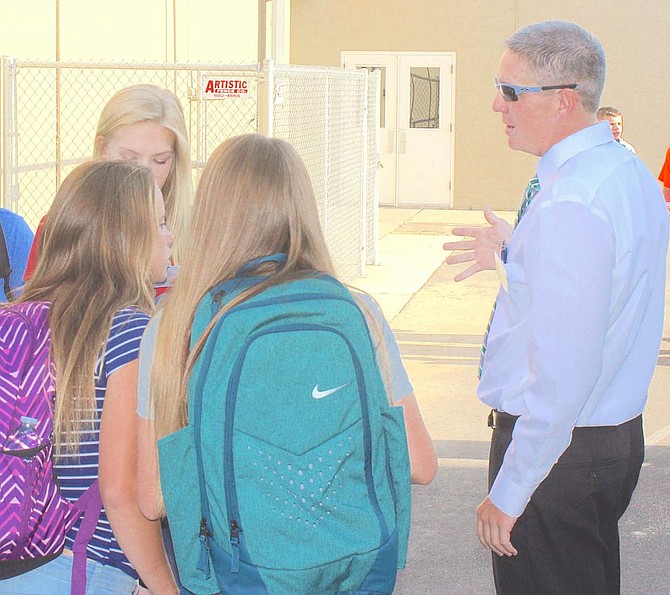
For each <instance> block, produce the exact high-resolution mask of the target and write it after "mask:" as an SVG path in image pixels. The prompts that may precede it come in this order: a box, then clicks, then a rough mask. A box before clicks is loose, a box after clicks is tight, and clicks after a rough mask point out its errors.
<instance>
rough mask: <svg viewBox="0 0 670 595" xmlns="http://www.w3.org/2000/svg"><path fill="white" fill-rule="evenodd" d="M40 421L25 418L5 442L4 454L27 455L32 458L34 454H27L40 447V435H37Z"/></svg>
mask: <svg viewBox="0 0 670 595" xmlns="http://www.w3.org/2000/svg"><path fill="white" fill-rule="evenodd" d="M38 421H39V420H37V419H35V418H34V417H27V416H23V417H22V418H21V425H20V426H19V427H18V428H14V430H12V431H11V432H10V433H9V435H8V436H7V440H6V441H5V445H4V447H3V449H2V450H3V452H5V453H7V454H16V455H20V454H26V455H27V456H32V454H34V453H30V452H25V451H31V450H32V449H37V448H39V446H40V435H39V434H38V433H37V423H38Z"/></svg>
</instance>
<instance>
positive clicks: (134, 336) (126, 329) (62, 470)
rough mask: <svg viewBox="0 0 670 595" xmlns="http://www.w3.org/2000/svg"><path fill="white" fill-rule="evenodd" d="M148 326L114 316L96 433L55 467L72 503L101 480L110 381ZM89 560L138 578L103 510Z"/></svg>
mask: <svg viewBox="0 0 670 595" xmlns="http://www.w3.org/2000/svg"><path fill="white" fill-rule="evenodd" d="M148 322H149V316H148V315H147V314H145V313H144V312H140V311H138V310H136V309H134V308H124V309H122V310H119V311H118V312H116V314H114V317H113V319H112V326H111V329H110V331H109V339H108V341H107V345H106V346H105V349H104V353H103V352H102V350H101V353H100V356H99V358H98V364H97V366H96V378H95V387H96V388H95V399H96V419H95V420H94V421H93V431H92V432H90V433H88V434H87V435H85V436H82V440H81V442H80V446H79V458H69V459H68V458H61V459H59V460H58V461H57V462H56V464H55V471H56V476H57V477H58V481H59V483H60V491H61V494H62V495H63V496H64V497H65V498H67V499H68V500H70V501H75V500H77V499H78V498H79V497H80V496H81V495H82V494H83V493H84V492H85V491H86V490H87V489H88V488H89V487H90V485H91V484H92V483H93V481H94V480H95V479H97V477H98V455H99V449H100V419H101V416H102V406H103V403H104V400H105V392H106V389H107V380H108V379H109V377H110V376H111V375H112V374H113V373H114V372H115V371H116V370H118V369H119V368H121V367H123V366H125V365H126V364H128V363H130V362H132V361H134V360H136V359H137V358H138V355H139V347H140V339H141V338H142V333H143V332H144V329H145V328H146V326H147V324H148ZM122 439H123V437H121V436H119V440H122ZM78 529H79V522H78V523H77V524H76V525H75V526H74V527H73V528H72V529H71V530H70V532H69V533H68V535H67V538H66V542H65V546H66V547H68V548H70V549H71V548H72V544H73V543H74V538H75V536H76V535H77V531H78ZM87 557H88V558H90V559H91V560H96V561H97V562H101V563H102V564H106V565H110V566H113V567H115V568H119V569H121V570H123V572H125V573H127V574H129V575H130V576H132V577H134V578H137V574H136V573H135V571H134V570H133V568H132V566H131V565H130V562H128V559H127V558H126V557H125V556H124V554H123V552H122V551H121V548H120V547H119V544H118V542H117V541H116V539H115V538H114V534H113V532H112V528H111V526H110V524H109V520H108V519H107V515H106V514H105V509H104V508H103V509H102V513H101V515H100V520H99V521H98V525H97V527H96V530H95V533H94V534H93V538H92V539H91V541H90V543H89V545H88V549H87Z"/></svg>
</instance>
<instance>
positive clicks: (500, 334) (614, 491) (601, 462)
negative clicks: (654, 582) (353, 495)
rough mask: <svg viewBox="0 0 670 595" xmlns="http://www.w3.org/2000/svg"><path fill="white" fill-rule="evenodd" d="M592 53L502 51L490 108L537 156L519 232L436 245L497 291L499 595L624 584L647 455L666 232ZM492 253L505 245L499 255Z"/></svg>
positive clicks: (549, 24)
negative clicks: (623, 561)
mask: <svg viewBox="0 0 670 595" xmlns="http://www.w3.org/2000/svg"><path fill="white" fill-rule="evenodd" d="M604 80H605V56H604V52H603V50H602V47H601V45H600V43H599V42H598V41H597V40H596V39H594V38H593V36H592V35H591V34H590V33H588V32H587V31H585V30H584V29H582V28H581V27H579V26H577V25H575V24H573V23H566V22H562V21H546V22H542V23H537V24H533V25H528V26H526V27H523V28H522V29H520V30H519V31H517V32H516V33H514V34H513V35H512V36H511V37H510V38H509V39H508V41H507V50H506V51H505V53H504V55H503V56H502V59H501V61H500V65H499V69H498V75H497V80H496V87H497V90H498V94H497V95H496V98H495V100H494V102H493V110H494V111H495V112H498V113H500V114H501V116H502V121H503V124H504V126H505V133H506V134H507V138H508V143H509V146H510V147H511V148H512V149H514V150H518V151H524V152H526V153H531V154H533V155H537V156H538V157H540V160H539V162H538V164H537V170H536V171H537V178H538V179H539V191H538V184H537V180H536V181H535V183H534V184H533V185H532V186H529V188H528V189H527V192H526V193H525V199H526V200H524V203H525V204H524V205H523V206H522V208H521V209H520V211H519V220H518V224H517V226H516V228H515V229H514V231H512V228H511V227H510V226H509V224H507V223H506V222H504V221H503V220H502V219H500V218H498V217H497V216H495V215H494V214H493V213H491V212H490V211H487V212H486V218H487V220H488V221H489V223H490V224H491V226H490V227H486V228H480V229H475V228H461V229H456V230H454V232H455V233H456V235H467V236H472V239H468V240H464V241H460V242H455V243H449V244H445V248H446V249H448V250H453V249H456V250H465V252H462V253H457V254H452V255H450V256H449V258H447V262H448V263H458V262H472V261H474V262H473V264H471V265H470V266H469V268H468V269H466V270H465V271H463V272H462V273H460V274H459V275H458V276H457V277H456V279H457V280H461V279H464V278H467V277H468V276H470V275H472V274H474V273H476V272H478V271H480V270H484V269H493V268H495V267H496V262H495V259H496V258H498V257H500V261H499V262H498V263H497V265H498V266H497V270H498V271H499V275H500V277H501V281H502V282H501V289H500V291H499V294H498V298H497V302H496V307H495V309H494V315H493V316H492V320H491V325H490V329H489V332H488V336H487V341H486V344H485V349H484V350H483V360H482V373H481V381H480V384H479V389H478V396H479V398H480V399H481V400H482V401H483V402H484V403H485V404H487V405H488V406H490V407H491V408H492V412H491V416H490V418H489V421H490V425H491V426H492V427H493V436H492V442H491V452H490V460H489V484H490V485H489V494H488V497H487V498H486V499H485V500H484V501H483V502H482V503H481V504H480V506H479V507H478V509H477V532H478V535H479V539H480V541H481V543H482V544H483V545H484V546H485V547H487V548H488V549H490V550H491V551H492V552H493V554H495V555H494V556H493V571H494V579H495V584H496V589H497V591H498V593H503V594H505V593H513V594H514V595H519V594H524V593H527V594H532V595H538V594H545V593H556V594H561V595H566V594H570V595H575V594H582V593H583V594H589V595H594V594H605V593H618V592H619V588H620V587H619V585H620V566H619V534H618V520H619V518H620V517H621V515H622V514H623V512H624V511H625V509H626V507H627V505H628V503H629V501H630V497H631V495H632V492H633V490H634V488H635V485H636V483H637V479H638V475H639V471H640V467H641V465H642V460H643V457H644V438H643V433H642V419H641V414H642V410H643V408H644V405H645V402H646V398H647V389H648V387H649V382H650V380H651V377H652V374H653V372H654V368H655V364H656V359H657V356H658V350H659V346H660V341H661V334H662V328H663V307H664V289H665V261H666V254H667V246H668V217H667V215H666V213H665V208H664V205H663V199H662V196H661V192H660V190H659V188H658V183H657V182H656V180H655V179H654V177H653V176H652V175H651V173H650V172H649V171H648V170H647V168H646V167H645V165H644V164H643V163H642V161H641V160H639V159H636V158H635V157H634V156H633V155H632V154H631V153H629V152H627V151H621V150H620V148H619V147H618V146H617V145H616V144H615V142H614V140H613V138H612V135H611V132H610V128H609V126H608V125H607V124H606V123H604V122H601V123H598V122H597V119H596V113H595V112H596V109H597V107H598V102H599V100H600V95H601V93H602V89H603V84H604ZM501 240H502V241H503V244H504V246H503V248H502V250H501Z"/></svg>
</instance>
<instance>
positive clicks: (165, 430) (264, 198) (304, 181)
mask: <svg viewBox="0 0 670 595" xmlns="http://www.w3.org/2000/svg"><path fill="white" fill-rule="evenodd" d="M189 238H190V241H189V243H188V245H187V248H186V252H185V254H184V259H183V263H182V269H181V272H180V274H179V277H178V279H177V282H176V284H175V286H174V287H173V288H172V290H171V291H170V293H169V294H168V296H167V299H166V300H165V302H164V306H163V311H162V314H161V316H162V318H161V324H160V327H159V331H158V337H157V340H156V353H155V357H154V361H153V366H152V373H151V403H152V404H153V406H154V408H155V409H154V410H155V419H156V432H157V436H159V437H161V436H165V435H167V434H169V433H171V432H173V431H175V430H177V429H179V428H180V427H183V426H184V425H185V424H186V422H187V407H186V404H187V394H186V392H187V391H186V389H187V385H188V378H189V375H190V370H191V368H192V365H193V362H194V361H195V359H196V358H197V355H198V353H199V349H200V348H201V346H202V345H203V343H204V338H205V337H206V334H207V331H206V333H205V335H204V336H203V337H202V338H201V339H200V341H199V343H198V345H196V346H195V347H194V349H193V351H191V350H190V338H191V337H190V335H191V324H192V322H193V316H194V314H195V310H196V307H197V306H198V303H199V302H200V300H201V299H202V298H203V296H204V295H205V294H206V293H207V291H208V290H209V289H211V288H212V287H214V286H216V285H217V284H219V283H221V282H222V281H225V280H228V279H231V278H233V277H234V275H235V273H236V272H237V271H238V270H239V269H240V267H241V266H242V265H243V264H245V263H246V262H248V261H250V260H252V259H254V258H258V257H261V256H266V255H268V254H274V253H277V252H283V253H285V254H287V257H288V260H287V262H286V264H285V265H284V266H283V267H281V269H280V270H279V271H277V272H275V273H274V274H271V275H270V277H269V278H268V280H267V281H265V282H264V283H262V284H260V285H257V286H255V287H254V288H253V289H252V290H251V291H249V292H247V293H245V294H244V295H243V296H242V297H241V298H240V301H241V300H244V299H247V298H248V297H250V296H251V295H253V294H255V293H259V292H260V291H262V290H263V289H265V288H266V287H268V286H270V285H272V284H277V283H281V282H284V281H287V280H289V279H292V278H297V277H299V276H302V275H306V274H310V273H313V272H315V271H322V272H325V273H330V274H333V273H334V268H333V265H332V262H331V259H330V255H329V253H328V248H327V246H326V242H325V239H324V237H323V233H322V231H321V225H320V222H319V214H318V211H317V207H316V200H315V198H314V191H313V189H312V185H311V182H310V180H309V175H308V174H307V170H306V168H305V165H304V163H303V161H302V159H301V158H300V156H299V155H298V153H297V152H296V150H295V149H294V148H293V147H292V146H291V145H289V144H288V143H287V142H286V141H283V140H280V139H273V138H267V137H265V136H262V135H260V134H249V135H243V136H238V137H234V138H231V139H228V140H226V141H224V142H223V143H222V144H221V145H220V146H219V147H218V148H217V149H216V150H215V151H214V153H213V154H212V156H211V158H210V159H209V161H208V162H207V165H206V166H205V168H204V171H203V173H202V177H201V179H200V184H199V186H198V189H197V192H196V196H195V202H194V205H193V213H192V219H191V226H190V232H189ZM210 328H211V327H210Z"/></svg>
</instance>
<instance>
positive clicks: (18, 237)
mask: <svg viewBox="0 0 670 595" xmlns="http://www.w3.org/2000/svg"><path fill="white" fill-rule="evenodd" d="M6 239H7V251H8V253H9V260H10V264H11V266H12V274H11V276H10V278H9V285H10V287H11V288H12V289H16V288H18V287H23V272H24V271H25V270H26V263H27V262H28V254H29V252H30V246H31V245H32V243H33V232H32V231H31V229H30V227H29V226H28V224H27V223H26V222H25V220H24V219H23V217H19V216H18V215H17V216H16V219H15V220H14V222H13V225H12V226H11V229H10V231H9V233H8V234H7V238H6Z"/></svg>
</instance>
